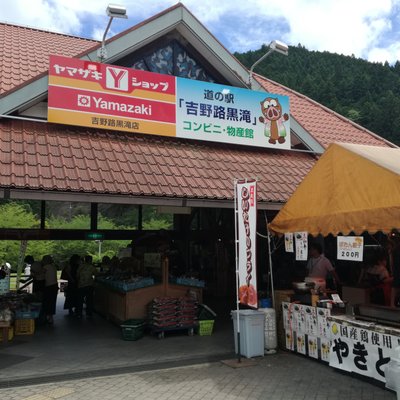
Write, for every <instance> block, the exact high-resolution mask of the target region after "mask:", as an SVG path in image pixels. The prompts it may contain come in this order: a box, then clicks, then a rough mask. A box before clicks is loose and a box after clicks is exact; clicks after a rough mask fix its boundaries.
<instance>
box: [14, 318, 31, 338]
mask: <svg viewBox="0 0 400 400" xmlns="http://www.w3.org/2000/svg"><path fill="white" fill-rule="evenodd" d="M34 332H35V320H34V319H16V320H15V335H33V334H34Z"/></svg>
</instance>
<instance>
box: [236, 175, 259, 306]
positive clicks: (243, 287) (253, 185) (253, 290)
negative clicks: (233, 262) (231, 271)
mask: <svg viewBox="0 0 400 400" xmlns="http://www.w3.org/2000/svg"><path fill="white" fill-rule="evenodd" d="M236 190H237V192H236V193H237V194H236V201H237V204H236V211H237V212H236V218H237V230H238V246H237V248H238V251H239V257H238V261H239V265H238V269H239V293H238V294H239V301H240V303H241V304H245V305H247V306H250V307H254V308H257V307H258V299H257V270H256V229H257V182H246V183H237V185H236Z"/></svg>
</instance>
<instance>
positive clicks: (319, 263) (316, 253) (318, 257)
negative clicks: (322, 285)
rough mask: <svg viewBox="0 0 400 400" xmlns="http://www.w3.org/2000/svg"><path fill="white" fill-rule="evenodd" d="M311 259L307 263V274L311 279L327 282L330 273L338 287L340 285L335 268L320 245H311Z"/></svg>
mask: <svg viewBox="0 0 400 400" xmlns="http://www.w3.org/2000/svg"><path fill="white" fill-rule="evenodd" d="M309 254H310V258H309V260H308V262H307V272H308V276H309V277H310V278H322V279H325V280H326V277H327V275H328V273H331V274H332V276H333V278H334V279H335V281H336V285H339V284H340V279H339V277H338V275H337V273H336V271H335V268H333V265H332V263H331V262H330V261H329V259H328V258H326V257H325V255H324V254H323V253H322V247H321V245H320V244H319V243H316V242H314V243H311V244H310V249H309Z"/></svg>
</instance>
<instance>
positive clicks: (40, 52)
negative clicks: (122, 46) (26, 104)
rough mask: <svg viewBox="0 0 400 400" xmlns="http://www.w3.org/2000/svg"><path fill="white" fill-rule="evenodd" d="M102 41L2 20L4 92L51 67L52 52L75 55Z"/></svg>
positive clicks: (1, 79) (0, 70) (0, 49)
mask: <svg viewBox="0 0 400 400" xmlns="http://www.w3.org/2000/svg"><path fill="white" fill-rule="evenodd" d="M97 43H98V42H97V41H95V40H89V39H82V38H79V37H75V36H68V35H63V34H60V33H53V32H48V31H43V30H39V29H35V28H29V27H24V26H17V25H11V24H7V23H0V54H1V62H0V94H2V93H5V92H7V91H9V90H11V89H13V88H15V87H17V86H19V85H21V84H22V83H24V82H27V81H28V80H30V79H32V78H34V77H37V76H38V75H40V74H41V73H43V72H45V71H47V70H48V69H49V55H50V54H58V55H64V56H67V57H73V56H76V55H77V54H80V53H82V52H84V51H86V50H89V49H90V48H91V47H93V46H94V45H95V44H97Z"/></svg>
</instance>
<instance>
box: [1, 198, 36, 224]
mask: <svg viewBox="0 0 400 400" xmlns="http://www.w3.org/2000/svg"><path fill="white" fill-rule="evenodd" d="M39 227H40V201H35V200H12V201H10V200H0V229H1V228H3V229H4V228H39Z"/></svg>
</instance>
